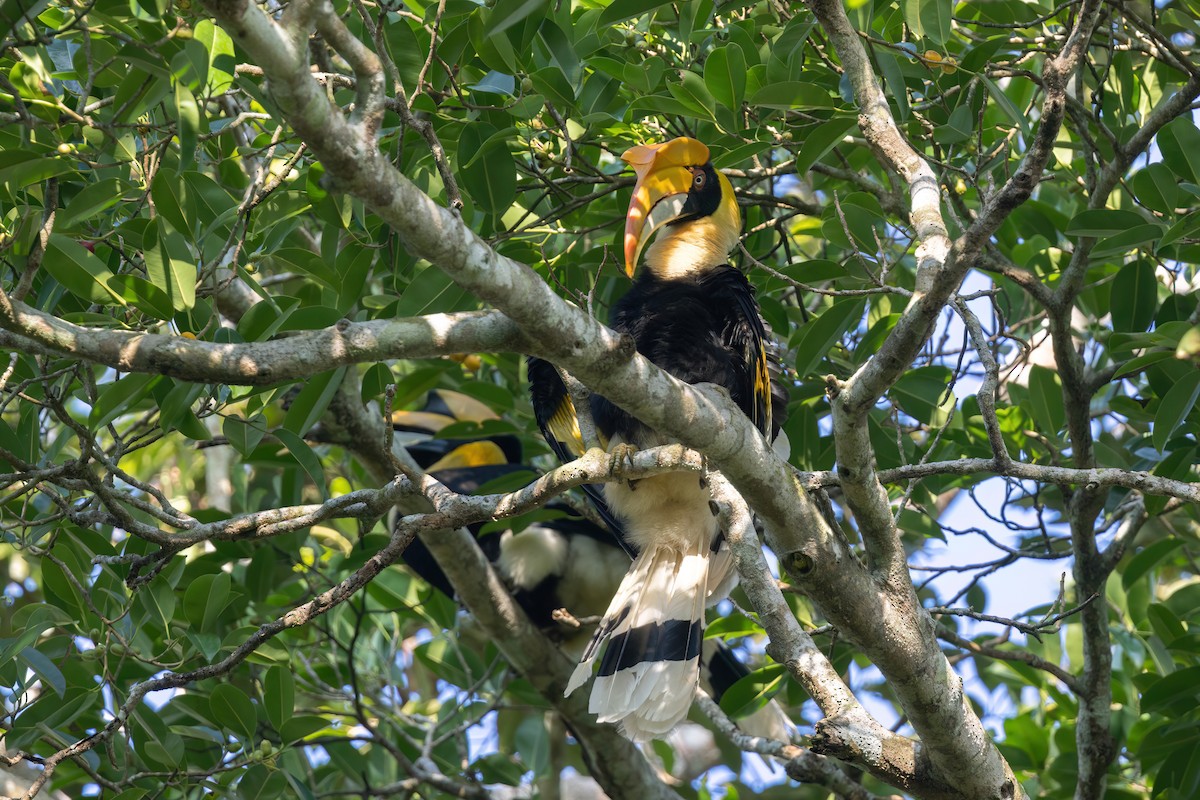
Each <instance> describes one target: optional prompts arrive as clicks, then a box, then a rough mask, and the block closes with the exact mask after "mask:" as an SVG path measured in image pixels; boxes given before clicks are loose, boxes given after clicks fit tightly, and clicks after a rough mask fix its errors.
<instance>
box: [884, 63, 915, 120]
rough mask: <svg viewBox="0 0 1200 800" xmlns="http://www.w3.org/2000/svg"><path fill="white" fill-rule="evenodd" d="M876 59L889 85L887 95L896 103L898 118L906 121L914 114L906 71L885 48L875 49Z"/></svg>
mask: <svg viewBox="0 0 1200 800" xmlns="http://www.w3.org/2000/svg"><path fill="white" fill-rule="evenodd" d="M875 61H876V62H877V63H878V64H879V74H880V75H882V76H883V82H884V84H885V85H886V86H887V96H888V98H889V99H890V100H892V101H893V102H894V103H895V104H896V118H897V119H898V120H899V121H900V122H904V121H905V120H907V119H908V118H909V116H910V115H911V114H912V109H911V108H909V105H908V87H907V85H906V84H905V83H904V73H903V72H901V71H900V61H899V59H897V58H896V57H895V56H894V55H892V54H891V53H889V52H887V51H886V50H884V49H883V48H877V49H876V50H875Z"/></svg>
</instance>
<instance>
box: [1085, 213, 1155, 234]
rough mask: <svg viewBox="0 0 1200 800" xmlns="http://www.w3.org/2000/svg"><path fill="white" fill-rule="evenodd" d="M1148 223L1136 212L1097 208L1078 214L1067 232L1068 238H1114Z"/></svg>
mask: <svg viewBox="0 0 1200 800" xmlns="http://www.w3.org/2000/svg"><path fill="white" fill-rule="evenodd" d="M1146 222H1147V219H1146V218H1145V217H1143V216H1142V215H1141V214H1139V213H1137V212H1136V211H1117V210H1116V209H1112V208H1096V209H1091V210H1088V211H1084V212H1082V213H1080V214H1076V215H1075V217H1074V219H1072V220H1071V221H1070V222H1069V223H1068V224H1067V231H1066V232H1067V235H1068V236H1112V235H1113V234H1116V233H1121V232H1122V231H1125V230H1128V229H1129V228H1133V227H1136V226H1138V225H1144V224H1145V223H1146Z"/></svg>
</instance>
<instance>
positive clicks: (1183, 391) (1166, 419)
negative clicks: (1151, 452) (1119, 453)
mask: <svg viewBox="0 0 1200 800" xmlns="http://www.w3.org/2000/svg"><path fill="white" fill-rule="evenodd" d="M1197 397H1200V371H1198V370H1192V371H1190V372H1188V373H1187V374H1186V375H1184V377H1183V378H1182V379H1181V380H1179V381H1176V383H1175V385H1173V386H1172V387H1171V388H1170V390H1168V391H1167V394H1166V396H1165V397H1163V399H1162V403H1160V404H1159V406H1158V413H1157V414H1155V415H1154V432H1153V438H1154V448H1155V449H1156V450H1158V451H1159V452H1160V453H1161V452H1163V450H1164V449H1165V448H1166V446H1167V442H1168V441H1169V440H1170V439H1171V435H1172V434H1173V433H1175V429H1176V428H1178V427H1179V425H1180V424H1181V423H1182V422H1183V420H1184V419H1185V418H1186V417H1187V415H1188V414H1190V413H1191V411H1192V408H1193V407H1195V405H1196V398H1197Z"/></svg>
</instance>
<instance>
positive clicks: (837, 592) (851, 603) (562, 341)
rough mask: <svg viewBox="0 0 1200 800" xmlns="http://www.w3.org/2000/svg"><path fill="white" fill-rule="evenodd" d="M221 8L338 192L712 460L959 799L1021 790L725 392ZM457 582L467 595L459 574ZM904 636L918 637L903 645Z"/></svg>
mask: <svg viewBox="0 0 1200 800" xmlns="http://www.w3.org/2000/svg"><path fill="white" fill-rule="evenodd" d="M209 7H210V8H211V9H212V10H213V12H214V13H215V14H216V16H217V17H218V18H219V20H220V21H221V23H222V24H223V25H224V26H225V27H226V29H227V30H229V32H230V33H231V34H232V35H233V37H234V38H235V40H237V42H238V44H239V45H240V46H242V47H243V48H245V49H246V50H247V51H248V52H249V53H250V55H251V57H252V58H254V59H255V60H256V61H258V62H259V63H262V64H263V65H264V71H265V73H266V75H267V77H268V78H269V79H270V81H271V86H272V90H273V92H274V94H275V97H276V100H277V102H278V104H279V107H280V108H281V109H282V110H283V112H284V113H285V114H286V116H287V118H288V120H289V121H290V122H291V123H292V124H293V126H294V128H295V129H296V131H297V133H298V134H299V135H300V136H301V137H302V138H303V139H304V140H305V141H306V142H307V143H308V144H309V145H310V146H311V147H312V148H313V152H314V153H315V154H316V155H317V156H318V157H319V158H320V159H321V160H322V162H323V163H324V164H325V166H326V170H327V175H328V176H330V177H331V178H332V179H333V180H334V181H335V183H336V185H337V186H338V187H339V188H341V189H343V190H345V191H349V192H352V193H354V194H355V195H357V196H358V197H360V198H362V199H363V200H364V201H365V202H366V203H367V205H368V206H369V207H370V208H371V210H372V211H373V212H375V213H376V214H378V215H379V216H380V217H381V218H382V219H383V220H385V221H386V222H387V223H389V224H390V225H391V226H392V227H393V228H394V229H395V230H396V231H397V232H398V233H399V235H400V236H401V238H402V239H403V240H404V241H405V242H406V244H407V246H408V247H409V249H410V251H411V252H412V253H414V254H415V255H418V256H420V257H423V258H426V259H428V260H429V261H431V262H432V263H434V264H436V265H437V266H438V267H440V268H442V269H443V270H444V271H445V272H446V273H447V274H449V275H450V276H451V277H452V278H453V279H454V281H455V282H456V283H458V284H459V285H460V286H462V287H463V288H465V289H467V290H468V291H470V292H472V293H474V294H475V295H476V296H478V297H480V298H482V299H483V300H485V301H486V302H488V303H490V304H491V305H493V306H495V307H496V308H498V309H501V310H502V311H504V313H505V314H506V315H508V316H509V317H510V318H511V319H512V320H513V321H514V322H515V323H516V324H517V325H518V326H519V327H520V328H521V330H522V331H523V332H524V333H525V335H526V336H527V337H529V339H530V340H531V341H533V342H535V343H536V345H535V347H536V350H537V354H538V355H541V356H544V357H546V358H548V359H549V360H551V361H552V362H554V363H556V364H558V365H559V366H562V367H564V368H566V369H568V370H569V371H570V372H571V373H572V374H573V375H575V376H576V377H577V378H579V379H580V380H581V381H583V382H584V383H585V384H586V385H587V386H589V387H590V388H592V389H593V390H596V391H599V392H601V393H603V394H604V395H605V397H607V398H609V399H610V400H612V401H613V402H614V403H616V404H617V405H619V406H621V407H622V408H624V409H626V410H627V411H629V412H630V413H633V414H634V415H635V416H637V417H638V418H639V419H641V420H642V421H644V422H646V423H647V424H648V425H650V426H651V427H653V428H654V429H656V430H658V431H661V432H663V433H664V434H667V435H669V436H671V437H673V438H676V439H677V440H679V441H681V442H683V443H684V444H686V445H688V446H689V447H694V448H696V449H698V450H701V451H703V452H704V453H705V455H707V456H708V457H709V458H710V460H711V462H712V463H713V464H715V465H716V466H718V467H719V468H720V470H721V472H722V474H724V475H725V476H726V477H727V478H729V480H730V481H731V482H732V483H733V484H734V486H736V487H737V489H738V490H739V491H740V492H741V493H742V495H743V496H744V497H745V498H746V499H747V500H748V501H749V502H750V503H751V504H752V505H753V507H754V508H755V510H756V511H757V512H758V513H759V514H760V516H761V517H762V518H763V519H764V521H765V522H766V524H767V527H768V529H769V530H771V531H772V532H773V533H774V534H775V535H776V539H775V541H776V543H777V544H778V545H779V547H780V549H779V550H778V552H779V553H780V555H781V557H782V558H783V560H784V561H788V560H789V559H790V558H791V557H792V556H793V555H796V556H797V557H798V558H799V559H800V560H804V561H806V562H807V563H809V564H811V565H813V568H812V569H811V570H809V571H808V572H807V573H805V574H804V575H801V576H799V577H793V580H795V581H796V582H797V583H798V584H799V585H801V586H803V588H804V590H805V591H806V592H807V593H809V595H810V596H812V597H813V598H814V599H815V600H816V602H817V603H818V605H819V606H820V607H821V610H822V611H824V612H825V613H826V616H828V617H829V619H830V620H831V622H833V623H834V624H836V625H837V626H838V628H839V629H840V630H841V631H843V632H844V633H845V634H846V635H848V636H850V637H851V638H853V639H854V640H855V641H856V642H858V643H859V644H860V646H862V647H863V649H864V652H865V653H866V654H867V655H868V657H870V658H871V659H872V660H873V661H874V662H875V663H876V664H877V665H879V667H880V669H881V670H882V671H883V673H884V675H885V676H886V677H887V678H888V679H889V681H890V682H891V683H892V684H893V685H894V686H895V687H896V689H897V696H898V698H899V699H900V702H901V703H902V704H903V706H904V708H905V710H906V712H907V713H909V715H910V717H911V719H912V720H913V721H914V725H915V727H917V729H918V731H919V732H920V734H921V736H922V739H923V741H924V745H925V747H926V748H927V750H928V752H929V759H930V762H931V764H933V767H934V769H935V770H936V773H937V774H939V775H943V776H946V777H947V778H951V777H952V779H953V781H954V782H955V783H956V784H958V785H959V786H960V787H961V788H960V795H961V796H974V797H984V796H990V795H997V796H998V795H1000V794H1001V793H1002V792H1004V791H1008V792H1014V791H1015V792H1019V790H1018V789H1013V785H1014V784H1013V782H1012V780H1011V773H1009V772H1008V771H1007V769H1006V767H1005V765H1004V762H1003V760H1002V759H1000V757H999V754H998V753H997V751H996V750H995V748H994V747H992V746H991V745H990V743H989V742H988V740H987V736H986V732H984V731H983V729H982V726H981V725H979V722H978V719H977V718H976V717H975V716H974V714H973V713H972V712H971V710H970V707H969V705H968V704H967V703H966V700H965V696H964V694H963V692H962V685H961V681H960V680H959V679H958V678H957V676H955V675H954V674H953V672H952V670H951V669H950V667H949V664H948V663H947V662H946V659H945V657H944V656H943V654H942V653H941V651H940V649H938V648H937V646H936V640H935V639H934V637H933V630H932V621H931V620H929V618H928V616H927V615H924V616H922V615H921V614H920V613H919V608H917V607H914V606H913V605H911V604H906V603H901V604H899V605H897V604H894V603H893V602H891V600H890V598H887V597H883V596H881V595H880V592H879V591H878V587H877V586H876V584H875V583H874V581H872V580H871V578H870V576H869V575H868V574H867V573H866V571H865V570H864V569H863V568H862V566H861V565H860V564H859V563H858V562H857V560H856V559H855V558H854V556H853V555H852V554H851V553H850V551H849V549H848V547H847V546H846V545H845V542H844V541H842V540H841V538H840V535H839V534H838V533H837V532H835V531H834V530H833V529H831V528H830V527H829V525H828V524H827V523H826V521H825V520H824V519H823V518H822V517H821V515H820V514H819V512H818V511H817V509H816V508H815V506H814V504H813V503H812V502H811V501H810V500H809V499H808V497H807V496H806V495H805V494H804V492H803V491H802V490H801V488H800V487H799V485H798V484H797V482H796V479H795V477H794V475H793V473H792V471H791V469H790V468H789V467H788V466H787V465H786V464H785V463H784V462H782V461H781V460H779V459H778V458H777V457H775V455H774V454H773V453H772V452H771V449H770V447H769V446H768V444H767V442H766V441H765V440H764V439H763V438H762V436H761V435H760V434H759V433H758V432H757V431H756V430H755V429H754V428H753V426H751V425H750V423H749V421H748V420H747V419H745V417H744V416H743V415H742V414H740V413H739V411H738V410H737V408H736V406H735V405H734V404H733V403H732V401H730V400H729V398H728V397H727V396H722V395H720V394H716V393H713V392H710V391H705V390H702V389H700V388H698V387H691V386H688V385H686V384H683V383H681V382H680V381H678V380H676V379H674V378H672V377H671V376H669V375H668V374H666V373H665V372H663V371H662V370H660V369H658V368H656V367H655V366H654V365H652V364H650V363H649V362H648V361H646V360H645V359H644V358H642V357H641V356H639V355H637V354H636V352H635V351H634V349H633V347H632V346H631V344H630V343H629V342H628V341H625V340H622V339H620V338H618V337H617V336H616V335H615V334H613V332H612V331H610V330H608V329H606V328H604V327H603V326H602V325H600V324H599V323H597V322H596V321H595V320H594V319H592V318H590V317H589V316H588V315H587V314H585V313H583V312H582V311H581V310H580V309H579V308H577V307H575V306H573V305H571V304H569V303H567V302H565V301H564V300H562V299H561V298H560V297H558V296H557V295H556V294H555V293H554V291H553V290H552V289H551V288H550V287H549V286H547V285H546V283H545V282H544V281H543V280H542V279H541V278H540V277H539V276H538V275H537V274H536V273H535V272H533V270H531V269H529V268H528V267H526V266H524V265H521V264H517V263H515V262H513V261H511V260H509V259H506V258H503V257H501V256H499V255H498V254H497V253H495V252H494V251H493V250H491V249H490V248H489V247H488V246H487V245H486V244H485V243H484V242H483V241H482V240H480V239H479V237H478V236H476V235H475V234H474V233H473V232H472V231H470V230H469V229H468V228H466V227H465V226H464V225H462V223H461V221H460V220H459V219H457V218H456V217H455V216H454V215H453V214H452V213H451V212H450V211H448V210H447V209H445V208H442V207H440V206H438V205H437V204H436V203H434V202H433V201H432V199H431V198H429V197H428V196H426V195H425V194H424V193H422V192H421V191H420V190H419V189H417V188H416V187H415V186H414V185H413V184H412V183H411V182H410V181H408V180H407V179H406V178H404V177H403V176H402V175H400V174H399V173H398V172H397V171H396V170H395V169H394V168H393V167H392V165H391V164H390V163H389V162H388V161H387V160H386V159H384V158H383V157H382V156H381V154H379V153H378V152H376V151H364V150H362V149H360V148H358V147H356V146H355V145H354V144H353V143H348V140H349V139H350V138H351V137H349V136H348V135H347V133H348V132H347V130H346V126H345V124H344V122H343V121H342V120H341V119H340V117H339V116H338V115H336V114H330V113H322V114H320V115H315V116H311V117H309V116H307V115H306V114H305V113H303V112H304V108H305V101H306V100H307V99H309V98H310V97H313V96H321V97H322V101H323V102H325V103H326V105H328V101H327V100H325V99H324V96H323V94H321V93H320V92H319V91H318V88H317V86H316V82H315V81H314V80H313V79H312V76H311V75H309V74H308V73H307V71H306V70H302V71H298V72H296V73H291V74H275V73H273V72H272V71H271V70H269V69H266V65H267V64H269V63H273V60H272V58H271V56H270V55H269V54H266V53H264V52H262V51H263V50H265V49H270V48H272V47H273V46H274V42H275V41H276V39H277V37H275V36H267V35H263V34H262V32H261V28H260V26H259V25H257V24H255V25H245V24H243V20H244V18H245V17H248V16H253V15H254V14H261V12H259V11H258V10H257V9H256V8H254V7H252V6H251V5H250V4H249V3H248V2H247V1H246V0H215V2H213V3H212V4H210V6H209ZM948 294H949V292H947V293H946V295H947V296H948ZM431 549H432V548H431ZM434 555H435V557H436V556H438V553H437V552H436V551H435V553H434ZM448 573H449V571H448ZM464 578H465V576H464ZM451 579H452V580H454V582H455V584H456V585H458V586H462V585H463V584H462V583H461V582H460V581H459V580H456V579H455V576H453V575H452V576H451ZM473 610H475V609H473ZM897 631H909V632H911V635H905V636H897V635H896V632H897ZM926 642H928V643H931V644H930V646H926V644H925V643H926ZM575 719H578V718H577V717H576V718H575ZM1006 787H1007V788H1006Z"/></svg>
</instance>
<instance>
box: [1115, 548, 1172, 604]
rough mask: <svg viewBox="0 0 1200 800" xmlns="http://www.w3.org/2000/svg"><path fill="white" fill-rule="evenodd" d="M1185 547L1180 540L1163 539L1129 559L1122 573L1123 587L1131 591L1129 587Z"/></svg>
mask: <svg viewBox="0 0 1200 800" xmlns="http://www.w3.org/2000/svg"><path fill="white" fill-rule="evenodd" d="M1182 546H1183V541H1182V540H1180V539H1175V538H1171V539H1163V540H1162V541H1160V542H1155V543H1154V544H1152V545H1149V546H1148V547H1144V548H1142V550H1141V551H1140V552H1139V553H1138V554H1137V555H1135V556H1134V557H1133V558H1131V559H1129V562H1128V563H1127V564H1126V565H1125V568H1124V570H1122V571H1121V586H1123V587H1124V588H1125V590H1126V591H1129V587H1130V586H1132V585H1133V584H1135V583H1137V582H1138V580H1139V579H1140V578H1141V577H1142V576H1143V575H1145V574H1146V573H1148V572H1149V571H1150V570H1152V569H1154V568H1155V567H1156V566H1158V565H1159V564H1160V563H1161V562H1162V561H1163V560H1164V559H1165V558H1166V557H1167V556H1169V555H1171V554H1172V553H1174V552H1175V551H1176V550H1178V549H1179V548H1180V547H1182Z"/></svg>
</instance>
